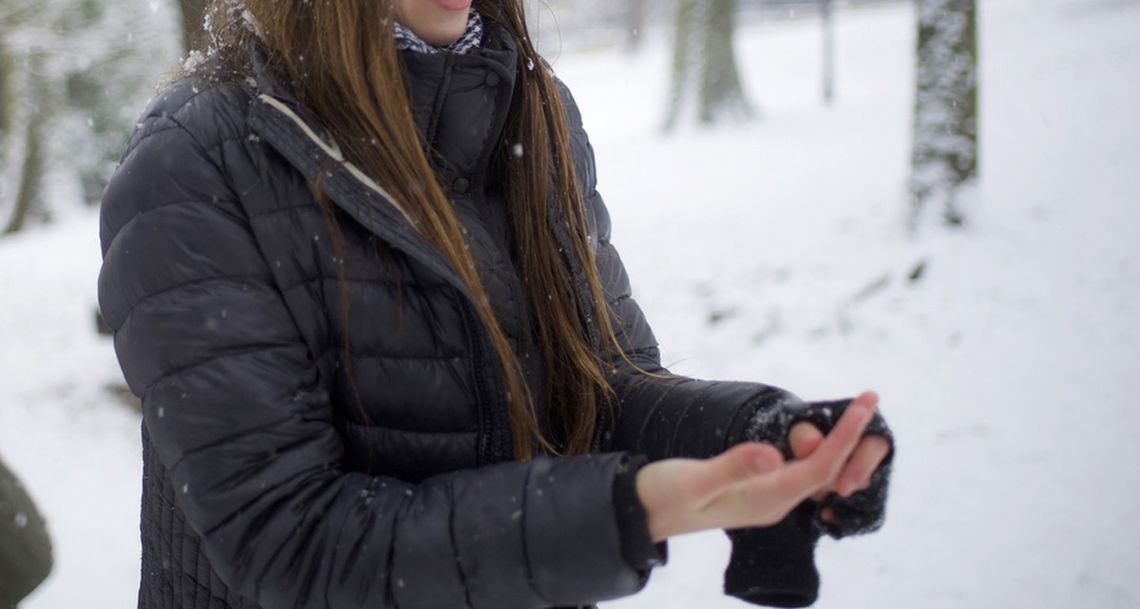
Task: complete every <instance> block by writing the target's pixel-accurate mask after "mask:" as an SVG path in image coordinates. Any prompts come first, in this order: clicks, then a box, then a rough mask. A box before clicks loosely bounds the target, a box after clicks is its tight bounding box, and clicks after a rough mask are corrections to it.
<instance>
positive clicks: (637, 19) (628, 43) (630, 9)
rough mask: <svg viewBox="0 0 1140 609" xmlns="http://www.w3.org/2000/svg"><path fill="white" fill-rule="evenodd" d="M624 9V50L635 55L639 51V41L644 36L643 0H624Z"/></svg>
mask: <svg viewBox="0 0 1140 609" xmlns="http://www.w3.org/2000/svg"><path fill="white" fill-rule="evenodd" d="M626 1H627V4H626V8H625V33H626V37H625V50H626V52H628V53H636V52H637V51H639V50H641V39H642V36H643V35H644V34H645V4H646V3H645V0H626Z"/></svg>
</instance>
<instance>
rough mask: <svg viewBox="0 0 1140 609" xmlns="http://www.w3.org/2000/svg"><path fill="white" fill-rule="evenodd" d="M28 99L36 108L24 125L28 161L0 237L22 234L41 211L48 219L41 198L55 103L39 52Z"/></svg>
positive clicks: (32, 62) (32, 63)
mask: <svg viewBox="0 0 1140 609" xmlns="http://www.w3.org/2000/svg"><path fill="white" fill-rule="evenodd" d="M28 72H29V74H28V96H29V97H30V100H31V106H32V107H33V108H34V110H32V113H31V115H30V116H28V117H27V123H26V124H25V126H24V129H25V131H24V136H23V140H24V155H23V156H24V159H23V163H22V164H21V166H20V167H21V169H20V177H19V180H18V181H17V187H16V197H15V201H14V204H13V206H12V211H11V213H10V214H9V216H8V219H7V222H5V224H4V229H3V230H2V231H0V234H4V235H9V234H12V233H17V232H20V230H21V229H23V228H24V224H25V223H26V222H27V221H28V218H29V217H30V216H32V215H33V214H34V213H36V212H39V213H40V214H41V215H44V216H45V217H46V211H45V210H44V209H43V205H42V201H41V200H40V195H41V193H42V187H43V181H44V170H45V167H46V164H45V158H44V156H45V150H44V144H45V135H46V128H47V125H48V122H49V121H50V120H51V119H52V114H53V112H54V107H55V104H54V103H53V98H52V92H51V86H50V84H49V83H48V81H47V77H46V76H45V75H44V56H43V54H42V53H36V54H34V55H32V56H31V57H30V58H29V70H28Z"/></svg>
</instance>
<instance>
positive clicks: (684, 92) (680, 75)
mask: <svg viewBox="0 0 1140 609" xmlns="http://www.w3.org/2000/svg"><path fill="white" fill-rule="evenodd" d="M736 11H737V0H677V5H676V13H675V18H674V36H673V77H672V83H673V84H672V87H671V89H670V94H669V101H668V104H669V105H668V110H667V111H666V114H665V128H666V129H672V128H673V127H675V126H676V125H677V124H678V122H679V121H680V120H681V117H682V114H683V111H684V108H685V103H686V100H687V99H688V98H689V97H693V96H695V97H696V111H697V119H698V120H699V121H700V122H701V123H704V124H709V123H713V122H716V121H718V120H720V119H723V118H726V117H732V118H741V117H748V116H751V114H752V108H751V105H750V104H749V102H748V97H747V95H745V92H744V86H743V84H742V83H741V80H740V73H739V71H738V70H737V67H736V50H735V48H734V47H733V40H734V38H735V37H734V34H735V31H736Z"/></svg>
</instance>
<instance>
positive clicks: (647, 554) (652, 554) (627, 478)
mask: <svg viewBox="0 0 1140 609" xmlns="http://www.w3.org/2000/svg"><path fill="white" fill-rule="evenodd" d="M648 463H649V459H648V458H647V457H645V456H644V455H636V456H632V457H630V458H629V460H628V461H627V462H626V463H625V466H624V467H623V468H622V469H621V470H620V471H619V472H618V475H617V477H615V478H614V509H615V510H616V513H617V522H618V535H619V536H620V538H621V556H622V558H623V559H624V560H625V562H626V564H628V565H629V566H630V567H631V568H633V569H636V570H638V571H643V572H648V571H649V570H651V569H652V568H653V567H656V566H659V565H663V564H665V562H666V561H668V559H669V548H668V542H665V541H663V542H661V543H653V538H652V536H650V534H649V520H648V517H647V516H646V514H645V506H643V505H642V504H641V499H640V498H638V496H637V472H638V470H640V469H641V468H642V467H644V466H645V465H646V464H648Z"/></svg>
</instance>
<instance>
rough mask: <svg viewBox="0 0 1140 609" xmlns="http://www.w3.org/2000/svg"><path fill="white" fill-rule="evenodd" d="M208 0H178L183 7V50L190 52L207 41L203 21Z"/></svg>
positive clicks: (199, 47)
mask: <svg viewBox="0 0 1140 609" xmlns="http://www.w3.org/2000/svg"><path fill="white" fill-rule="evenodd" d="M207 3H208V0H178V5H179V7H180V8H181V9H182V50H183V52H185V53H189V52H190V51H192V50H194V49H201V48H202V47H203V46H204V44H205V41H206V32H205V30H204V29H203V25H202V22H203V21H204V20H205V17H206V4H207Z"/></svg>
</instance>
